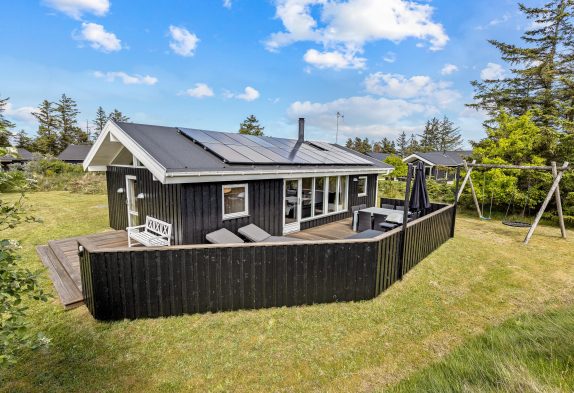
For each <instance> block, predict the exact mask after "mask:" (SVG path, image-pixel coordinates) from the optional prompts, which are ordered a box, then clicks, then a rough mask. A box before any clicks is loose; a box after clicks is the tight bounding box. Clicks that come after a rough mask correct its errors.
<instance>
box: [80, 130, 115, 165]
mask: <svg viewBox="0 0 574 393" xmlns="http://www.w3.org/2000/svg"><path fill="white" fill-rule="evenodd" d="M110 123H111V120H108V121H107V122H106V125H105V126H104V129H103V130H102V132H100V135H98V139H96V141H95V142H94V144H93V145H92V147H91V148H90V151H89V152H88V154H87V155H86V158H84V161H83V162H82V166H83V167H84V171H86V170H88V168H89V167H90V166H91V163H92V160H93V159H94V156H95V155H96V153H97V151H98V150H99V149H100V147H101V146H102V143H104V141H105V140H106V137H107V136H108V134H109V132H110V127H109V125H110Z"/></svg>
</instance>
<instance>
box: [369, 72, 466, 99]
mask: <svg viewBox="0 0 574 393" xmlns="http://www.w3.org/2000/svg"><path fill="white" fill-rule="evenodd" d="M451 86H452V84H451V83H450V82H444V81H438V82H435V81H433V80H432V78H431V77H429V76H425V75H415V76H412V77H410V78H407V77H405V76H403V75H400V74H385V73H383V72H376V73H374V74H370V75H368V76H367V77H366V78H365V88H366V90H367V91H368V92H369V93H371V94H377V95H381V96H388V97H394V98H402V99H410V100H412V101H413V102H416V103H423V104H425V105H426V106H428V107H435V106H438V107H446V106H448V105H449V104H451V103H452V102H454V101H455V100H457V99H458V98H460V94H459V93H458V92H457V91H456V90H453V89H452V88H451Z"/></svg>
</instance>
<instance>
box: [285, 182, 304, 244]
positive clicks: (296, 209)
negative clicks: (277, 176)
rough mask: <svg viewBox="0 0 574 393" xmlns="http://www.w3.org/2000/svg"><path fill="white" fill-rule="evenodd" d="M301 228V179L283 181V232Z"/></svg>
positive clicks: (295, 230)
mask: <svg viewBox="0 0 574 393" xmlns="http://www.w3.org/2000/svg"><path fill="white" fill-rule="evenodd" d="M300 229H301V179H285V181H284V182H283V233H284V234H286V233H291V232H297V231H299V230H300Z"/></svg>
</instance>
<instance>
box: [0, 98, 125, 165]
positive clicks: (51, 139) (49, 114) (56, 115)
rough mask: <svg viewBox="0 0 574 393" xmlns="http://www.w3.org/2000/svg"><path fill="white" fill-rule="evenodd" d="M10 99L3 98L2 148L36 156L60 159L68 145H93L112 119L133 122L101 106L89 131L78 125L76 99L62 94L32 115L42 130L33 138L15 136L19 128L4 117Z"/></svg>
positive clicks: (0, 104)
mask: <svg viewBox="0 0 574 393" xmlns="http://www.w3.org/2000/svg"><path fill="white" fill-rule="evenodd" d="M7 104H8V98H3V99H1V98H0V147H6V146H14V147H19V148H23V149H27V150H30V151H33V152H38V153H42V154H49V155H53V156H57V155H58V154H60V153H61V152H62V151H63V150H64V149H65V148H66V147H67V146H68V145H73V144H84V143H91V142H92V141H93V140H95V139H96V138H97V137H98V135H99V134H100V132H101V131H102V130H103V129H104V126H105V124H106V122H107V121H108V119H113V120H115V121H129V117H127V116H126V115H124V114H123V113H122V112H120V111H119V110H117V109H114V110H112V111H111V112H110V113H106V112H105V110H104V109H103V108H102V107H101V106H100V107H98V109H97V110H96V116H95V118H94V120H92V122H91V126H90V125H89V124H87V125H86V128H82V127H81V126H80V125H79V123H78V115H79V114H80V111H79V110H78V104H77V103H76V101H75V100H74V99H72V98H71V97H68V96H67V95H66V94H62V95H61V96H60V98H59V99H58V100H57V101H55V102H53V101H50V100H47V99H45V100H43V101H42V102H41V103H40V105H38V107H37V108H36V110H35V111H34V112H32V115H33V116H34V117H35V118H36V120H38V129H37V130H36V134H35V135H34V136H33V135H31V134H29V133H27V132H26V131H25V130H20V131H18V132H13V129H14V128H15V124H14V123H12V122H10V121H8V119H6V118H5V117H4V115H3V112H4V111H5V110H6V106H7Z"/></svg>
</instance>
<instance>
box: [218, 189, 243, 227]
mask: <svg viewBox="0 0 574 393" xmlns="http://www.w3.org/2000/svg"><path fill="white" fill-rule="evenodd" d="M222 187H223V219H224V220H227V219H230V218H236V217H243V216H247V215H248V214H249V208H248V204H249V199H248V196H249V195H248V188H247V184H226V185H223V186H222Z"/></svg>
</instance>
